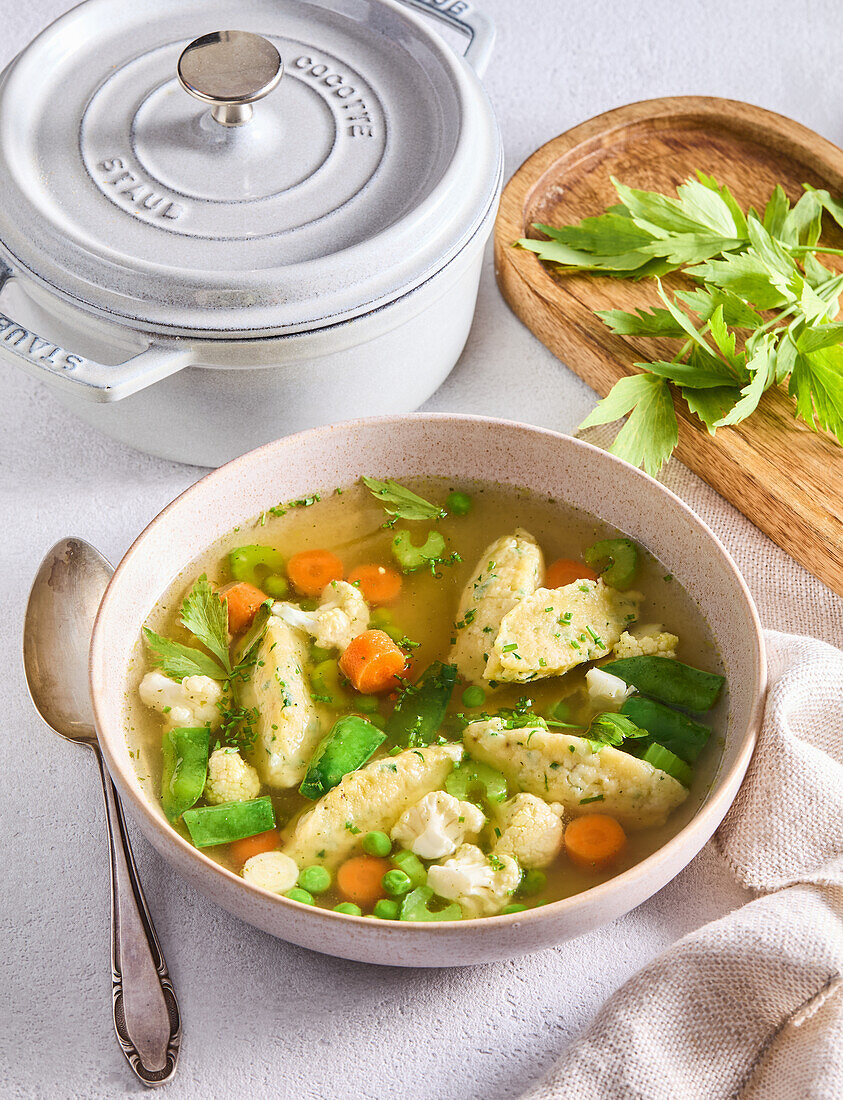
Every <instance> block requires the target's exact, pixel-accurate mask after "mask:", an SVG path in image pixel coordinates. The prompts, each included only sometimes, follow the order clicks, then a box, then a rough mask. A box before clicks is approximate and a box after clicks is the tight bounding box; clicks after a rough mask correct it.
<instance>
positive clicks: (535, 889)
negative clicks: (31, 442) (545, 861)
mask: <svg viewBox="0 0 843 1100" xmlns="http://www.w3.org/2000/svg"><path fill="white" fill-rule="evenodd" d="M546 886H547V875H546V874H545V873H544V871H537V870H532V871H525V872H524V874H523V876H522V878H521V885H520V886H519V887H518V893H519V894H526V895H527V896H528V897H529V896H530V895H531V894H540V893H541V892H542V890H544V888H545V887H546Z"/></svg>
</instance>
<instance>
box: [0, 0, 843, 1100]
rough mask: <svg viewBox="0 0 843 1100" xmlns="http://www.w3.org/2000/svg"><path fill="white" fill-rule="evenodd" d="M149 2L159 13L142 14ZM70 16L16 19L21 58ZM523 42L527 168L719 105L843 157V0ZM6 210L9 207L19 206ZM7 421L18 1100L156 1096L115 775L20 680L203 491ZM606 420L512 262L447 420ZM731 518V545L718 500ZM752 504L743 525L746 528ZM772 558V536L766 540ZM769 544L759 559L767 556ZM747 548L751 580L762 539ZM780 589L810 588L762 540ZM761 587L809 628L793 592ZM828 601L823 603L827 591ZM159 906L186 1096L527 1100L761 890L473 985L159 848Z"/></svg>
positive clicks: (14, 396) (773, 3)
mask: <svg viewBox="0 0 843 1100" xmlns="http://www.w3.org/2000/svg"><path fill="white" fill-rule="evenodd" d="M138 2H139V3H143V0H138ZM69 6H70V5H69V4H67V3H66V2H65V0H26V2H24V3H21V2H20V0H0V15H2V19H0V25H2V28H3V33H2V36H0V65H2V64H5V63H6V61H7V60H8V59H9V58H10V57H11V56H12V55H13V54H14V53H15V52H16V51H17V50H18V49H19V48H20V47H22V46H23V45H24V44H25V43H26V42H28V41H29V39H30V38H31V37H32V36H33V35H34V34H35V33H36V32H37V31H38V30H40V29H41V27H42V26H43V25H44V24H45V23H47V22H48V21H49V20H50V19H52V18H53V17H54V16H56V15H58V14H59V13H60V12H61V11H63V10H64V9H65V8H66V7H69ZM482 6H483V7H484V9H485V10H486V11H487V12H489V14H491V15H492V16H493V17H494V18H495V20H496V21H497V24H498V28H499V37H498V44H497V48H496V51H495V55H494V58H493V61H492V64H491V67H490V69H489V72H488V75H487V84H488V87H489V90H490V94H491V97H492V99H493V102H494V104H495V106H496V109H497V111H498V114H499V117H500V122H501V127H502V130H503V135H504V141H505V144H506V152H507V166H508V169H509V171H510V172H511V171H512V170H514V169H515V168H516V167H517V165H518V164H519V163H520V162H521V161H522V160H523V159H524V157H526V156H527V155H528V154H529V153H530V152H532V150H533V149H534V148H536V147H537V146H538V145H540V144H541V143H542V142H544V141H546V140H547V139H549V138H550V137H552V136H553V135H555V134H557V133H559V132H561V131H563V130H565V129H567V128H568V127H569V126H571V125H573V124H575V123H577V122H580V121H582V120H583V119H586V118H588V117H590V116H592V115H594V114H597V113H599V112H600V111H603V110H606V109H608V108H611V107H615V106H618V105H620V104H623V103H626V102H629V101H632V100H637V99H645V98H649V97H652V96H659V95H674V94H682V93H696V94H716V95H723V96H729V97H732V98H735V99H745V100H749V101H751V102H753V103H758V104H761V105H763V106H765V107H769V108H772V109H773V110H776V111H779V112H781V113H783V114H787V115H791V116H792V117H794V118H796V119H798V120H799V121H801V122H804V123H806V124H807V125H809V126H812V127H814V128H815V129H816V130H818V131H819V132H820V133H822V134H824V135H825V136H826V137H829V138H831V139H832V140H835V141H837V142H838V143H839V142H841V140H843V117H841V114H840V103H841V102H843V96H841V91H842V90H843V89H841V70H840V66H839V39H840V34H839V32H840V31H841V30H843V26H841V22H843V19H842V18H841V15H840V12H839V10H838V9H837V5H835V4H832V3H819V2H818V0H788V2H783V0H751V2H750V0H743V2H742V3H740V4H736V3H734V2H731V0H709V2H708V3H706V4H700V3H698V2H696V0H694V2H691V0H625V2H623V3H621V2H620V0H616V2H614V3H610V2H607V0H602V2H590V3H582V2H580V0H571V2H568V3H562V2H561V0H484V3H483V5H482ZM0 201H2V196H0ZM2 371H3V374H2V378H3V391H2V392H3V399H2V403H0V507H2V515H3V517H4V527H5V533H4V535H3V536H2V539H0V547H2V551H0V561H2V568H0V609H2V616H3V622H4V624H5V625H4V627H3V629H2V630H1V631H0V667H2V668H3V670H4V673H5V674H4V675H3V676H2V678H0V714H2V715H3V736H2V739H0V820H2V829H3V835H4V836H5V838H6V840H5V843H4V844H3V849H2V857H0V929H2V949H1V950H0V1093H1V1094H2V1096H3V1097H5V1098H12V1097H26V1098H29V1097H41V1096H44V1097H50V1098H55V1097H62V1098H63V1097H67V1098H70V1097H73V1098H77V1097H78V1098H85V1100H93V1098H108V1100H115V1098H118V1097H122V1096H129V1095H138V1094H140V1093H142V1092H143V1091H144V1090H143V1089H142V1088H141V1087H140V1086H139V1085H136V1084H135V1083H134V1081H133V1078H132V1077H131V1075H130V1073H129V1071H128V1069H127V1067H126V1065H125V1063H124V1061H123V1057H122V1055H121V1054H120V1052H119V1050H118V1047H117V1044H116V1041H115V1039H114V1036H113V1033H112V1026H111V1018H110V1007H111V1006H110V998H111V993H110V980H109V955H108V951H109V930H108V911H107V900H108V881H107V864H106V848H105V836H104V827H103V815H102V809H101V796H100V791H99V784H98V780H97V777H96V774H95V768H94V765H93V761H92V760H91V758H90V757H89V755H88V754H87V753H86V752H85V751H84V750H81V749H77V748H75V747H74V746H70V745H65V744H63V743H62V742H60V741H58V740H57V739H56V738H55V737H54V735H52V734H51V733H49V732H48V731H47V729H46V728H45V727H44V726H43V725H42V723H41V722H40V720H39V719H38V718H37V717H36V716H35V714H34V713H33V711H32V709H31V707H30V705H29V702H28V699H27V697H26V692H25V688H24V686H23V677H22V672H21V662H20V655H19V653H20V627H21V622H22V617H23V609H24V606H25V601H26V594H27V591H28V587H29V583H30V580H31V577H32V575H33V573H34V571H35V568H36V566H37V563H38V561H39V560H40V558H41V556H42V555H43V553H44V552H45V550H46V549H47V548H48V547H49V546H50V545H51V544H52V543H53V542H54V541H55V540H56V539H58V538H59V537H61V536H63V535H66V534H76V535H81V536H83V537H84V538H87V539H89V540H90V541H91V542H93V543H95V544H96V545H97V546H98V547H100V549H101V550H102V551H103V552H104V553H105V554H106V555H107V556H108V557H109V558H111V560H113V561H116V560H118V559H119V558H120V556H121V555H122V553H123V552H124V550H125V549H126V548H127V546H128V545H129V543H130V542H131V540H132V539H133V537H134V536H135V535H136V534H137V532H138V531H139V530H140V529H141V528H142V527H143V526H144V525H145V524H146V523H147V522H148V521H149V520H150V519H151V518H152V517H153V516H154V515H155V514H156V513H157V512H158V511H159V510H160V509H161V508H162V507H163V506H164V505H165V504H166V503H167V502H168V501H169V500H170V499H171V498H172V497H173V496H175V495H176V494H177V493H179V492H180V491H181V490H182V489H184V488H185V487H186V486H188V485H189V484H191V482H193V481H194V480H195V479H196V477H197V476H198V474H199V471H197V470H196V469H194V468H191V467H186V466H179V465H175V464H173V463H168V462H164V461H160V460H158V459H153V458H148V457H146V456H145V455H141V454H137V453H135V452H132V451H129V450H127V449H125V448H124V447H122V446H120V445H118V444H115V443H112V442H111V441H110V440H108V439H105V438H104V437H101V436H99V435H97V434H95V433H94V432H93V431H91V430H90V429H88V428H87V427H85V426H84V425H82V424H79V423H76V422H75V421H71V420H69V419H67V418H66V417H65V416H64V414H63V413H62V412H61V410H60V409H59V407H58V406H57V405H56V404H55V402H54V400H53V398H52V397H51V395H50V394H49V393H48V392H47V391H46V390H44V389H42V388H40V387H39V386H37V385H36V384H35V383H33V382H31V381H30V380H29V378H27V377H24V375H23V374H22V373H19V372H17V371H15V370H12V369H11V368H8V367H5V366H4V367H3V368H2ZM593 401H594V395H593V394H592V392H591V391H590V390H589V389H588V388H587V387H586V386H585V385H584V384H583V383H582V382H580V381H579V379H577V378H576V377H575V376H574V375H573V374H571V373H570V372H569V371H567V370H566V369H565V368H564V367H563V366H562V365H561V364H560V363H558V362H557V361H556V360H555V359H554V358H553V357H552V356H551V354H550V353H549V352H547V351H546V350H545V349H544V348H543V347H542V346H541V345H540V344H539V343H538V342H537V341H536V340H535V339H534V338H533V337H532V336H531V335H530V333H529V332H528V331H527V330H526V329H525V328H523V327H522V326H521V325H520V323H519V322H518V321H517V320H516V319H515V318H514V317H513V316H512V315H511V314H510V313H509V311H508V309H507V308H506V306H505V305H504V304H503V302H502V301H501V299H500V297H499V295H498V293H497V290H496V288H495V285H494V279H493V277H492V272H491V264H490V263H489V264H488V265H487V270H486V272H485V275H484V279H483V284H482V288H481V294H480V303H479V308H478V313H477V318H476V321H475V324H474V329H473V331H472V335H471V338H470V340H469V344H468V347H467V349H466V351H465V353H464V355H463V357H462V359H461V360H460V363H459V364H458V366H457V368H456V370H455V371H454V373H453V374H452V376H451V377H450V378H449V379H448V381H447V382H446V383H445V384H444V385H443V387H442V388H441V390H440V391H439V392H438V393H437V394H435V395H434V397H433V398H432V399H431V400H430V401H429V402H428V405H427V407H428V408H430V409H436V410H454V411H460V412H476V413H485V414H491V415H500V416H507V417H513V418H519V419H522V420H525V421H529V422H532V423H534V424H540V425H544V426H547V427H551V428H556V429H559V430H562V431H570V430H572V429H573V428H574V427H575V425H576V424H577V423H578V422H579V421H580V420H581V419H582V417H583V416H584V415H585V413H586V412H587V411H588V409H589V408H590V407H591V405H592V404H593ZM707 500H708V503H707V506H706V509H705V511H706V514H707V518H709V520H710V521H713V522H714V523H715V525H716V526H718V525H719V524H718V515H719V512H720V506H719V505H718V503H717V501H716V498H714V495H713V494H711V495H710V497H709V498H707ZM727 511H728V510H727ZM742 530H744V532H745V537H746V539H747V540H749V539H752V540H754V541H753V545H754V546H755V548H756V549H755V551H754V552H755V553H756V554H757V552H758V546H759V541H758V540H759V536H758V535H757V533H756V532H753V530H752V529H751V528H748V527H744V528H742ZM747 545H748V543H747ZM730 548H731V549H732V550H733V552H735V553H736V555H737V557H738V560H739V562H741V560H742V557H741V555H742V552H743V550H744V545H743V541H742V539H741V538H736V537H734V536H732V543H731V546H730ZM760 552H761V553H762V554H767V553H768V554H769V559H770V572H771V576H774V577H778V578H781V577H797V576H798V577H799V580H800V583H803V584H804V574H802V571H801V570H798V569H797V567H795V566H792V565H791V563H789V561H788V559H786V558H785V556H784V555H783V554H782V553H781V552H780V551H778V550H777V549H776V548H775V547H773V546H772V544H768V543H766V542H765V541H763V540H762V542H761V551H760ZM762 588H763V591H758V592H757V595H758V597H759V602H760V606H761V608H762V614H763V615H764V617H765V619H766V621H767V623H768V625H774V626H778V627H780V628H782V629H787V625H788V614H787V611H788V606H789V605H788V591H787V589H788V584H787V582H781V581H779V582H778V583H777V582H776V581H775V580H773V581H771V582H770V583H769V584H766V585H763V586H762ZM814 588H815V594H816V599H817V602H818V606H820V607H821V610H820V611H819V612H818V617H817V629H816V633H817V634H818V635H819V636H824V637H826V639H827V640H829V641H835V640H836V641H837V642H838V643H839V641H840V639H841V637H843V603H841V601H830V600H829V594H828V592H827V590H825V589H823V588H822V586H821V585H819V584H818V583H817V584H816V585H815V586H814ZM811 591H814V589H812V590H811ZM133 833H134V840H135V852H136V854H137V857H138V862H139V864H140V869H141V873H142V877H143V881H144V884H145V887H146V892H147V896H148V899H149V903H150V906H151V909H152V911H153V914H154V916H155V920H156V924H157V928H158V931H159V934H160V937H161V941H162V943H163V946H164V950H165V953H166V956H167V960H168V963H169V966H170V971H171V973H172V976H173V980H174V982H175V986H176V989H177V991H178V995H179V998H180V1002H181V1008H182V1013H183V1022H184V1042H183V1047H182V1057H181V1064H180V1068H179V1071H178V1075H177V1078H176V1080H175V1081H174V1082H173V1083H172V1084H171V1085H169V1086H168V1088H167V1096H168V1097H170V1098H172V1100H188V1098H200V1097H201V1098H203V1100H205V1098H207V1097H209V1096H212V1097H225V1098H227V1097H235V1098H237V1097H241V1096H242V1097H246V1096H277V1097H289V1098H291V1100H301V1098H303V1097H307V1098H345V1097H354V1098H356V1100H369V1098H371V1100H386V1098H389V1097H396V1098H397V1097H400V1098H401V1100H407V1098H410V1100H434V1098H441V1100H446V1098H447V1100H452V1098H454V1100H455V1098H460V1100H462V1098H466V1100H468V1098H476V1100H493V1098H495V1100H497V1098H500V1100H503V1098H505V1097H514V1096H517V1095H518V1094H519V1093H520V1092H521V1091H523V1089H524V1088H525V1087H526V1086H527V1085H528V1083H529V1082H530V1081H532V1080H533V1079H535V1078H536V1077H538V1076H539V1075H540V1074H541V1073H542V1071H543V1070H544V1069H545V1068H546V1067H547V1066H548V1065H549V1064H550V1062H551V1061H552V1059H553V1057H554V1054H555V1053H556V1052H557V1051H559V1050H560V1049H561V1047H562V1046H563V1045H564V1043H565V1041H566V1040H567V1039H568V1038H569V1037H571V1036H573V1035H576V1034H577V1033H578V1032H579V1031H580V1030H581V1029H582V1028H583V1027H584V1026H585V1024H586V1023H587V1022H588V1021H589V1019H590V1018H591V1017H592V1015H593V1014H594V1013H595V1011H596V1010H597V1009H598V1007H599V1005H600V1003H601V1002H602V1001H603V1000H604V999H605V997H606V996H607V995H608V994H610V993H611V992H612V991H613V990H614V989H616V988H617V987H618V986H619V985H620V984H621V983H622V982H623V981H624V979H625V978H627V977H628V976H629V975H630V974H631V973H633V971H635V970H636V969H637V968H639V967H640V966H641V965H643V964H644V963H645V962H646V961H647V960H648V959H650V958H651V957H652V956H653V955H655V954H656V953H657V952H659V951H660V950H661V949H662V948H664V947H665V946H667V945H668V944H670V943H671V942H672V941H674V940H675V939H676V938H677V937H679V936H681V935H683V934H684V933H686V932H688V931H690V930H692V929H694V928H696V927H698V926H699V925H700V924H702V923H704V922H706V921H708V920H711V919H713V918H715V917H718V916H720V915H722V914H724V913H726V912H727V911H729V910H730V909H732V908H734V907H735V906H737V905H739V904H741V903H742V902H743V901H744V900H745V899H746V897H747V895H746V894H745V892H744V891H742V890H740V889H738V888H737V887H736V886H735V885H734V884H732V883H731V881H730V879H729V878H728V876H727V875H726V873H725V871H724V869H723V868H722V867H721V866H720V864H719V863H718V861H717V858H716V856H715V855H714V854H713V852H711V851H710V850H709V849H706V850H705V851H704V852H703V853H702V854H701V855H700V856H699V857H698V858H697V859H696V860H695V861H694V862H693V863H692V864H691V865H690V866H689V867H688V868H687V869H686V870H685V871H684V872H683V873H682V874H681V875H680V876H679V877H678V878H677V879H676V880H675V881H674V882H673V883H672V884H671V885H669V886H668V887H666V888H665V889H664V890H662V891H661V893H659V894H658V895H657V896H656V897H654V898H652V899H651V900H650V901H649V902H647V903H646V904H644V905H642V906H640V907H639V908H638V909H637V910H635V911H634V912H633V913H631V914H629V915H628V916H627V917H625V918H623V919H621V920H618V921H615V922H614V924H612V925H610V926H608V927H606V928H604V929H602V930H601V931H599V932H595V933H593V934H591V935H588V936H584V937H582V938H581V939H579V940H577V941H575V942H573V943H569V944H565V945H562V946H560V947H558V948H556V949H554V950H550V951H546V952H544V953H542V954H539V955H534V956H532V957H528V958H524V959H520V960H515V961H513V962H506V963H500V964H495V965H488V966H482V967H477V968H475V969H461V970H453V971H411V970H398V969H383V968H378V967H372V966H363V965H358V964H355V963H351V962H345V961H341V960H335V959H331V958H328V957H325V956H321V955H317V954H313V953H310V952H308V951H305V950H302V949H300V948H297V947H292V946H290V945H288V944H285V943H282V942H280V941H278V940H274V939H272V938H271V937H270V936H267V935H265V934H264V933H262V932H258V931H256V930H254V929H252V928H250V927H248V926H247V925H244V924H241V923H240V922H239V921H237V920H236V919H234V918H233V917H230V916H229V915H228V914H227V913H225V912H224V911H223V910H222V909H219V908H217V907H216V906H215V905H212V904H211V903H210V902H208V901H206V900H205V899H204V897H202V896H200V895H199V894H197V893H195V892H194V891H193V890H192V889H191V888H190V887H188V886H187V885H185V883H184V882H182V881H181V880H180V879H179V878H177V877H176V876H175V875H174V874H173V873H172V872H171V871H170V870H169V868H168V867H167V866H166V865H165V864H164V863H163V862H162V861H161V860H160V858H159V857H158V856H157V855H156V853H154V852H153V851H152V850H151V849H150V847H149V846H148V845H147V844H146V842H145V841H144V840H143V838H142V837H140V836H139V835H138V834H137V831H136V830H133Z"/></svg>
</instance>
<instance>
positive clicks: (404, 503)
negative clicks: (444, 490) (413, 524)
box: [361, 477, 448, 520]
mask: <svg viewBox="0 0 843 1100" xmlns="http://www.w3.org/2000/svg"><path fill="white" fill-rule="evenodd" d="M361 480H362V482H363V484H364V485H365V486H366V488H367V489H368V490H369V492H370V493H371V494H372V496H374V497H377V499H378V500H379V501H380V502H381V504H383V507H384V511H385V512H387V514H388V515H390V516H396V517H398V518H400V519H427V520H430V519H444V517H445V516H446V515H447V514H448V513H447V512H446V511H445V509H444V508H439V507H438V506H437V505H436V504H431V503H430V501H429V500H425V499H424V497H420V496H418V495H417V494H416V493H414V492H412V490H410V489H407V488H405V486H403V485H399V484H398V482H397V481H393V480H392V479H391V478H388V479H387V480H386V481H377V480H376V479H375V478H373V477H364V478H362V479H361Z"/></svg>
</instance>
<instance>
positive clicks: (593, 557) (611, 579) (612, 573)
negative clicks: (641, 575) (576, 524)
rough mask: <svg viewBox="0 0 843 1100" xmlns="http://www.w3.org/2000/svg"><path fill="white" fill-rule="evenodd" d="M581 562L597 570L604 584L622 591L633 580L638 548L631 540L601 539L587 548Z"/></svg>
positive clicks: (636, 565) (636, 568) (636, 567)
mask: <svg viewBox="0 0 843 1100" xmlns="http://www.w3.org/2000/svg"><path fill="white" fill-rule="evenodd" d="M583 560H584V561H585V563H586V565H590V566H591V568H592V569H596V570H597V572H598V573H599V574H600V576H601V579H602V580H603V581H604V582H605V583H606V584H608V585H609V586H610V587H612V588H617V589H619V590H620V591H623V589H625V588H629V586H630V585H631V584H632V582H633V581H634V580H635V574H636V571H637V570H638V547H637V546H636V545H635V543H634V542H633V541H632V539H601V541H600V542H595V544H594V546H589V548H588V550H586V552H585V553H584V554H583Z"/></svg>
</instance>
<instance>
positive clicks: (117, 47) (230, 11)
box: [0, 0, 501, 337]
mask: <svg viewBox="0 0 843 1100" xmlns="http://www.w3.org/2000/svg"><path fill="white" fill-rule="evenodd" d="M231 27H235V28H236V30H227V29H226V28H231ZM500 174H501V156H500V141H499V136H498V132H497V128H496V125H495V121H494V117H493V114H492V111H491V108H490V106H489V103H488V100H487V98H486V96H485V94H484V92H483V90H482V87H481V86H480V83H479V81H478V79H477V77H476V76H475V74H474V72H473V71H472V70H471V68H470V67H469V66H468V65H467V64H466V62H465V61H463V60H462V59H461V58H458V57H457V56H456V55H455V54H453V53H452V52H451V50H450V49H449V48H448V46H447V45H446V44H445V43H444V42H443V41H442V40H440V38H439V37H438V36H437V35H436V34H435V33H434V32H432V31H431V30H429V29H428V28H427V26H426V25H425V23H424V21H423V20H420V19H419V18H418V17H417V16H416V15H415V14H414V13H413V12H411V11H409V10H408V9H407V8H405V7H403V6H402V5H401V4H400V3H398V2H396V0H330V2H329V0H322V2H320V0H236V2H235V0H179V3H178V4H173V3H172V0H145V3H143V4H140V5H131V4H126V3H124V2H123V0H86V2H85V3H82V4H80V5H79V6H78V7H77V8H74V9H73V10H72V11H70V12H68V13H67V14H66V15H64V16H63V17H62V18H60V19H59V20H57V21H56V22H55V23H53V24H52V25H51V26H50V27H48V28H47V29H46V30H45V31H44V32H43V33H42V34H41V35H39V37H38V38H36V39H35V40H34V41H33V42H32V43H31V44H30V46H28V47H27V49H25V50H24V51H23V53H21V54H20V55H19V57H18V58H17V59H16V60H15V61H14V62H13V63H12V65H11V66H10V67H9V69H8V70H7V72H6V74H5V76H4V79H3V83H2V86H0V195H2V196H3V199H2V208H0V243H2V247H3V249H4V250H5V252H6V253H7V254H8V257H9V259H10V262H11V263H12V265H13V266H14V265H17V266H18V267H20V268H23V269H25V270H26V271H28V272H29V273H30V274H31V275H32V276H34V277H35V278H36V279H37V280H38V281H40V282H42V283H44V284H46V285H48V286H49V287H51V288H52V289H54V290H55V291H56V292H58V294H60V295H61V296H62V297H64V298H66V299H69V300H71V301H74V302H76V303H79V304H81V305H83V306H84V307H87V308H88V309H90V310H93V311H96V312H98V313H102V314H108V315H111V316H116V318H117V319H119V320H121V321H122V322H123V323H126V324H129V325H131V326H132V327H135V328H140V329H151V330H155V331H162V332H169V333H181V334H198V335H205V336H219V337H223V336H232V335H241V336H249V335H257V334H260V335H269V334H271V333H283V332H295V331H299V330H302V329H310V328H317V327H322V326H325V325H329V324H335V323H337V322H339V321H342V320H344V319H347V318H350V317H353V316H356V315H359V314H361V313H364V312H367V311H369V310H371V309H374V308H377V307H378V306H381V305H383V304H385V303H387V302H389V301H391V300H393V299H394V298H396V297H397V296H399V295H401V294H403V293H405V292H407V291H408V290H410V289H412V288H413V287H414V286H417V285H418V284H420V283H421V282H423V281H424V280H425V279H426V278H427V277H429V276H430V275H431V274H432V273H433V272H434V271H435V270H437V269H438V268H439V267H441V266H442V265H444V264H445V263H447V262H448V260H449V259H451V258H452V257H453V256H454V255H456V253H457V252H458V251H459V250H460V249H461V248H462V246H463V245H464V244H465V242H466V241H467V240H468V239H469V238H470V237H471V235H472V234H473V233H474V232H475V231H476V229H477V228H478V226H479V225H480V223H481V222H482V221H483V219H484V217H485V216H486V215H487V214H488V213H489V209H490V207H491V205H492V204H493V203H494V202H495V200H496V197H497V192H498V188H499V185H500Z"/></svg>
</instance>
